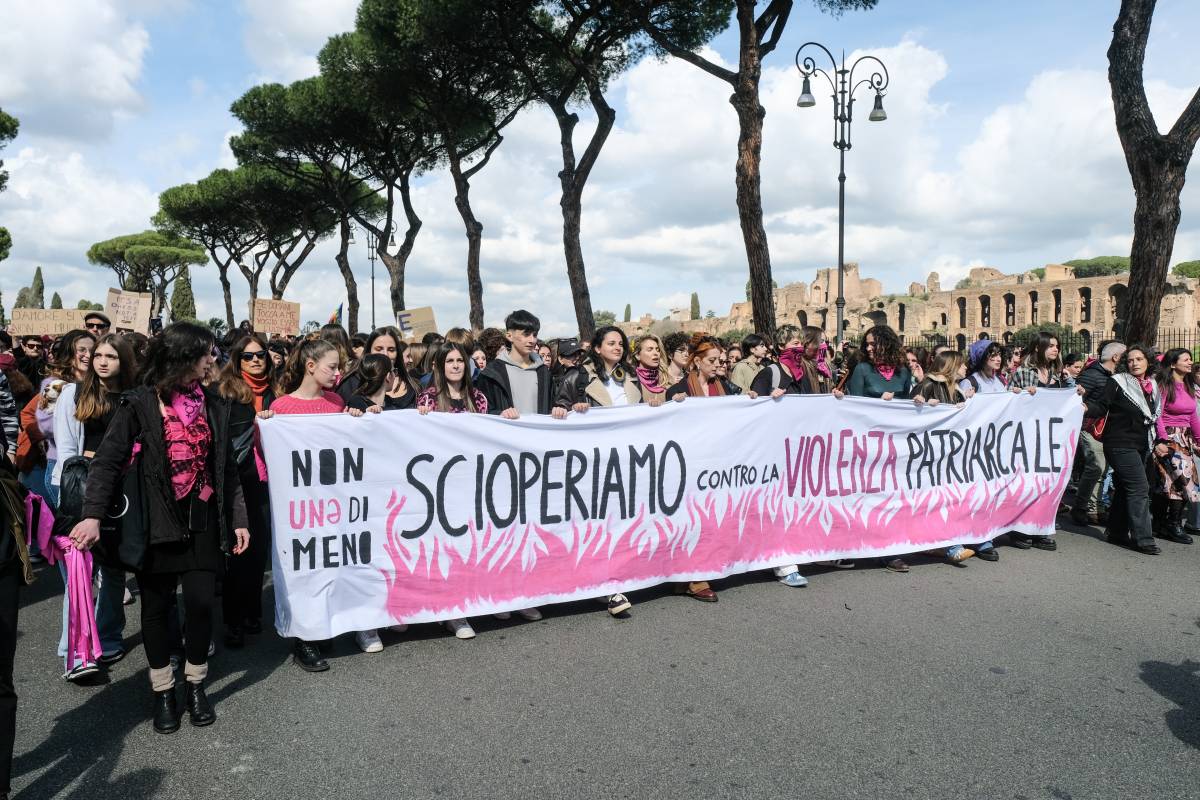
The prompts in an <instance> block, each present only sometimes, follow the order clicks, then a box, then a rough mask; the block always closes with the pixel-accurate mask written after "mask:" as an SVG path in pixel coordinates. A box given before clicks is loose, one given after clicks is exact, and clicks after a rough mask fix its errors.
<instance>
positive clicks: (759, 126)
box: [621, 0, 877, 336]
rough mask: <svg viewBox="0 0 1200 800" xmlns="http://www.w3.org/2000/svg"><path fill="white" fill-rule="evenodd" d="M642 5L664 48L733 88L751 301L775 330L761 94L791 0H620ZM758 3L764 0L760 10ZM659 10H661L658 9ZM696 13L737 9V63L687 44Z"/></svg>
mask: <svg viewBox="0 0 1200 800" xmlns="http://www.w3.org/2000/svg"><path fill="white" fill-rule="evenodd" d="M621 2H625V3H631V4H633V5H635V6H640V7H641V8H642V9H643V15H642V24H643V28H644V30H645V31H646V33H647V34H648V35H649V36H650V38H651V40H653V42H654V44H655V45H656V46H657V47H658V49H659V50H660V51H661V52H664V53H669V54H670V55H672V56H675V57H676V58H679V59H682V60H683V61H686V62H687V63H689V64H691V65H692V66H694V67H697V68H699V69H701V70H703V71H704V72H706V73H708V74H709V75H711V76H713V77H714V78H717V79H719V80H722V81H724V82H725V83H727V84H729V86H730V87H731V88H732V89H733V94H732V95H730V97H729V102H730V104H732V105H733V108H734V111H735V112H736V113H737V118H738V143H737V163H736V167H735V170H734V183H735V185H736V187H737V207H738V222H739V223H740V224H741V228H742V240H743V243H744V244H745V247H746V261H747V263H748V265H749V268H750V283H751V291H750V306H751V309H752V311H753V314H754V329H755V330H756V331H758V332H759V333H763V334H766V335H768V336H774V333H775V297H774V295H773V294H772V292H771V254H770V251H769V250H768V248H767V230H766V228H765V227H764V226H763V210H762V187H761V183H762V178H761V165H760V161H761V158H762V130H763V118H764V117H765V116H766V113H767V112H766V109H764V108H763V106H762V102H761V101H760V99H759V82H760V81H761V79H762V62H763V59H764V58H766V57H767V56H768V55H770V54H771V53H772V52H773V51H774V50H775V48H776V46H777V45H778V44H779V40H780V38H781V37H782V36H783V30H784V28H785V27H786V26H787V22H788V17H789V16H790V15H791V12H792V6H793V5H795V3H794V2H793V0H768V2H760V1H759V0H674V2H672V3H657V2H651V0H621ZM876 2H877V0H813V3H814V5H816V6H817V7H818V8H819V9H821V10H823V11H828V12H830V13H834V14H837V13H840V12H842V11H846V10H849V9H865V8H872V7H874V6H875V3H876ZM664 5H666V6H674V7H677V13H676V15H675V16H670V15H665V14H662V13H661V11H662V9H661V8H660V7H661V6H664ZM759 6H762V8H761V10H760V9H759ZM656 12H657V13H656ZM688 12H690V13H691V14H693V15H713V14H724V17H725V19H729V16H730V14H733V15H734V20H735V24H736V26H737V33H738V63H737V67H736V69H730V68H728V67H724V66H722V65H720V64H718V63H716V62H714V61H712V60H710V59H708V58H705V57H704V56H702V55H700V54H699V53H697V52H696V50H695V48H694V47H688V46H687V45H686V44H685V42H684V41H683V40H682V38H681V37H680V36H679V33H678V31H677V30H676V29H675V27H674V26H675V25H676V24H678V23H679V22H680V21H683V20H687V19H688V16H689V14H688Z"/></svg>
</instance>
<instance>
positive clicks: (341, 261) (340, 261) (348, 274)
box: [334, 216, 358, 334]
mask: <svg viewBox="0 0 1200 800" xmlns="http://www.w3.org/2000/svg"><path fill="white" fill-rule="evenodd" d="M338 233H339V234H340V236H341V242H340V245H339V247H338V252H337V256H335V257H334V260H336V261H337V265H338V269H339V270H341V272H342V280H343V281H345V283H346V320H347V324H346V330H348V331H350V333H351V334H354V333H357V332H358V281H356V280H355V279H354V270H352V269H351V268H350V256H349V255H348V253H349V251H350V219H349V218H348V217H346V216H343V217H342V219H341V222H340V223H339V225H338Z"/></svg>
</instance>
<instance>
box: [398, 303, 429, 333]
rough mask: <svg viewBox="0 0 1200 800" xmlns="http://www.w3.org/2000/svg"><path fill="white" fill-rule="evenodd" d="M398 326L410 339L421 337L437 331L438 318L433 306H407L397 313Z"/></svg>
mask: <svg viewBox="0 0 1200 800" xmlns="http://www.w3.org/2000/svg"><path fill="white" fill-rule="evenodd" d="M396 327H397V328H399V329H400V333H402V334H404V336H406V337H407V338H409V339H420V338H421V337H422V336H424V335H425V334H427V333H437V329H438V327H437V319H436V318H435V317H434V316H433V307H432V306H421V307H420V308H406V309H404V310H403V311H401V312H400V313H399V314H397V315H396Z"/></svg>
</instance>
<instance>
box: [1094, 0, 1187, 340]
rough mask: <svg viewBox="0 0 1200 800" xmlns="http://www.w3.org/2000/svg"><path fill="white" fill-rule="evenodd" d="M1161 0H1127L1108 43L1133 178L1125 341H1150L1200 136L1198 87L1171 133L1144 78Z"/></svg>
mask: <svg viewBox="0 0 1200 800" xmlns="http://www.w3.org/2000/svg"><path fill="white" fill-rule="evenodd" d="M1154 5H1155V0H1123V2H1122V3H1121V10H1120V12H1119V13H1118V15H1117V21H1116V24H1115V25H1114V26H1113V40H1112V44H1111V45H1110V46H1109V48H1108V81H1109V85H1110V86H1111V87H1112V98H1113V110H1114V111H1115V113H1116V122H1117V134H1118V136H1120V139H1121V147H1122V149H1123V150H1124V151H1125V161H1126V164H1128V166H1129V174H1130V177H1131V178H1132V180H1133V190H1134V193H1135V194H1136V195H1137V204H1136V206H1135V207H1134V212H1133V246H1132V248H1131V250H1130V258H1129V295H1128V297H1129V300H1128V303H1127V304H1126V316H1127V319H1126V320H1125V328H1124V331H1123V334H1124V339H1125V341H1127V342H1138V343H1141V344H1147V345H1152V344H1154V343H1155V340H1156V339H1157V336H1158V322H1159V314H1160V311H1161V308H1162V298H1163V294H1164V293H1165V292H1166V283H1167V270H1168V268H1169V267H1170V264H1171V251H1172V250H1173V249H1174V247H1175V233H1176V231H1177V230H1178V229H1179V218H1180V209H1179V193H1180V192H1181V191H1182V190H1183V183H1184V178H1185V176H1186V173H1187V166H1188V162H1189V161H1190V160H1191V158H1192V152H1193V151H1194V150H1195V147H1196V140H1197V139H1198V138H1200V90H1198V91H1197V92H1196V94H1194V95H1193V96H1192V99H1191V101H1189V102H1188V105H1187V107H1186V108H1184V110H1183V113H1182V114H1180V116H1179V119H1178V120H1176V122H1175V125H1174V126H1172V128H1171V130H1170V131H1169V132H1168V133H1167V134H1165V135H1164V134H1162V133H1159V129H1158V125H1157V123H1156V122H1155V121H1154V115H1153V113H1151V111H1150V103H1149V101H1148V99H1147V98H1146V90H1145V86H1144V83H1143V79H1142V66H1143V64H1144V63H1145V59H1146V42H1147V40H1148V38H1149V36H1150V20H1151V18H1152V17H1153V15H1154Z"/></svg>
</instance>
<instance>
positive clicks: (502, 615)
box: [492, 611, 512, 619]
mask: <svg viewBox="0 0 1200 800" xmlns="http://www.w3.org/2000/svg"><path fill="white" fill-rule="evenodd" d="M492 616H493V617H495V618H496V619H511V618H512V613H511V612H509V611H501V612H500V613H499V614H492Z"/></svg>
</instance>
